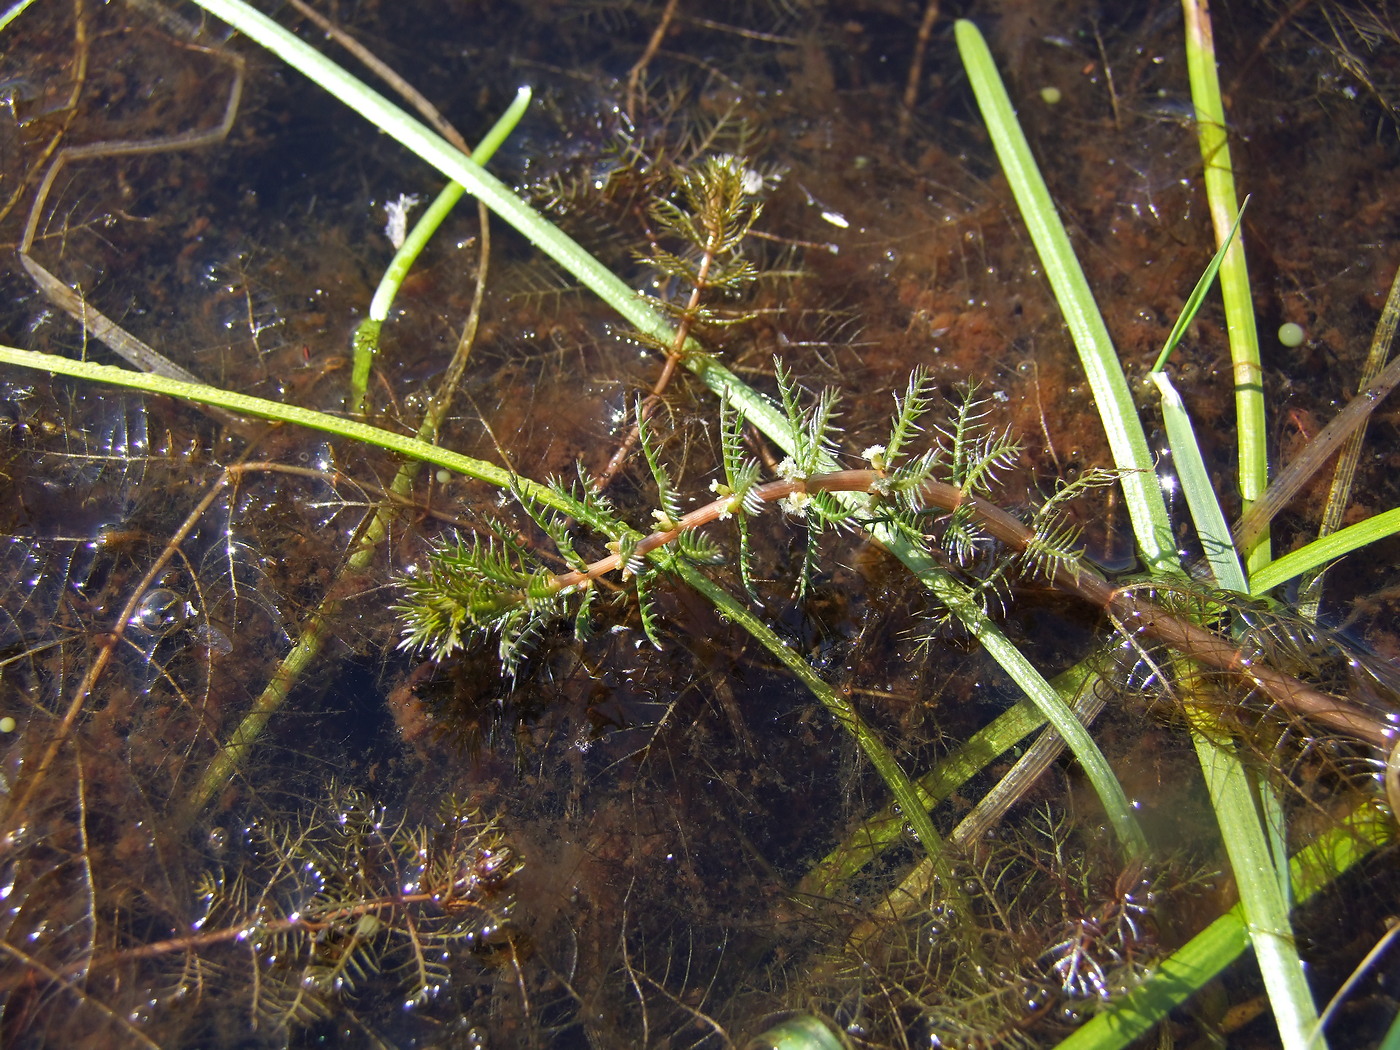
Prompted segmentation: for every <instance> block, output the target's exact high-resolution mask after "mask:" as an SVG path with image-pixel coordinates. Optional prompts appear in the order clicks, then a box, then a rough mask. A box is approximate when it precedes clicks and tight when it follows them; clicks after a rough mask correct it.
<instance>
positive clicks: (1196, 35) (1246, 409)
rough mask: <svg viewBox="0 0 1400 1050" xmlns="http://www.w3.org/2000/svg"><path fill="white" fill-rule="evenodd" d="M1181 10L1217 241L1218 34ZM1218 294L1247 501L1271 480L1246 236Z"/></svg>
mask: <svg viewBox="0 0 1400 1050" xmlns="http://www.w3.org/2000/svg"><path fill="white" fill-rule="evenodd" d="M1182 9H1183V11H1184V12H1185V17H1186V69H1187V75H1188V77H1189V79H1190V82H1191V99H1192V101H1193V102H1194V104H1195V107H1196V134H1197V137H1198V139H1199V140H1200V144H1201V157H1202V160H1203V161H1204V164H1205V171H1204V181H1205V187H1206V200H1207V202H1208V203H1209V206H1210V216H1211V221H1212V223H1213V224H1214V226H1215V237H1216V242H1217V243H1219V244H1226V243H1227V237H1228V236H1229V233H1228V231H1229V230H1230V229H1231V227H1232V224H1233V222H1234V221H1235V219H1236V217H1237V216H1238V214H1239V211H1240V208H1239V200H1238V197H1237V196H1236V194H1235V173H1234V167H1233V165H1232V164H1231V161H1230V143H1229V136H1228V135H1227V134H1226V131H1225V126H1226V125H1225V105H1224V102H1223V101H1222V99H1221V97H1220V77H1219V74H1218V72H1217V70H1216V66H1215V41H1214V37H1213V35H1212V33H1211V26H1210V14H1209V12H1208V11H1207V10H1206V8H1205V5H1204V4H1203V3H1201V2H1200V0H1182ZM1220 295H1221V298H1222V299H1223V300H1224V302H1225V324H1226V327H1227V329H1228V331H1229V336H1230V358H1231V360H1232V361H1233V363H1234V377H1235V416H1236V419H1235V428H1236V439H1237V442H1238V445H1239V485H1240V495H1241V496H1242V497H1243V498H1244V500H1245V506H1246V509H1248V506H1249V504H1250V503H1252V502H1254V501H1255V500H1257V499H1259V498H1260V497H1261V496H1263V494H1264V490H1265V489H1267V488H1268V487H1269V462H1268V432H1267V430H1266V427H1265V418H1264V372H1263V368H1262V367H1261V365H1260V357H1259V333H1258V332H1257V330H1256V329H1255V323H1254V299H1253V297H1252V295H1251V294H1250V289H1249V270H1248V267H1247V265H1246V262H1245V249H1244V238H1243V236H1237V237H1235V238H1233V239H1232V240H1230V241H1229V242H1228V248H1227V250H1226V252H1225V258H1224V261H1223V262H1222V263H1221V267H1220ZM1244 553H1245V555H1246V561H1247V568H1248V570H1249V571H1250V572H1256V571H1258V570H1259V569H1261V568H1263V566H1264V565H1265V564H1267V562H1268V561H1269V542H1268V537H1267V534H1265V536H1264V537H1263V538H1262V539H1261V540H1260V542H1259V544H1258V546H1256V547H1255V548H1254V549H1253V550H1252V551H1245V552H1244Z"/></svg>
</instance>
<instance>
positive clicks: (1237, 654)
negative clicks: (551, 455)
mask: <svg viewBox="0 0 1400 1050" xmlns="http://www.w3.org/2000/svg"><path fill="white" fill-rule="evenodd" d="M884 478H885V475H884V474H883V473H882V472H880V471H878V470H838V471H831V472H829V473H825V474H816V475H813V476H812V477H809V478H805V479H803V478H796V479H791V480H780V481H770V482H767V483H766V484H762V485H756V486H755V487H754V488H753V489H751V490H750V491H749V492H748V493H747V494H746V495H745V496H744V503H745V504H747V505H748V506H751V507H752V506H756V505H759V504H763V505H766V504H770V503H775V502H777V501H779V500H783V499H787V498H790V497H792V496H794V495H798V494H811V493H817V492H867V493H877V492H878V490H879V486H880V484H881V482H882V481H883V480H884ZM920 496H921V498H922V502H923V504H924V506H925V507H926V508H929V509H937V510H942V511H947V512H952V511H956V510H959V509H961V508H967V509H970V511H971V513H972V514H973V516H974V517H975V518H976V520H977V521H978V523H979V524H980V525H981V527H982V528H983V529H984V530H985V532H986V533H987V534H988V535H989V536H991V537H992V538H994V539H996V540H999V541H1000V542H1002V543H1004V544H1006V545H1007V546H1008V547H1010V548H1012V549H1014V550H1016V551H1024V550H1026V549H1027V548H1028V547H1029V546H1030V545H1031V544H1032V543H1033V542H1034V541H1035V532H1034V531H1033V530H1032V529H1031V528H1029V527H1028V526H1026V525H1025V524H1023V523H1022V522H1020V521H1018V520H1017V519H1016V518H1014V517H1013V516H1012V515H1010V514H1008V513H1007V512H1006V511H1004V510H1002V509H1001V508H1000V507H998V506H997V505H996V504H995V503H992V502H991V501H989V500H985V499H982V498H980V497H977V496H971V495H968V494H967V493H965V492H963V491H962V490H961V489H959V488H958V487H957V486H955V485H949V484H947V483H945V482H940V481H926V482H924V484H923V486H922V487H921V489H920ZM737 510H738V508H736V506H735V497H734V496H730V495H726V496H721V497H720V498H719V499H716V500H712V501H711V502H709V503H707V504H705V505H704V506H703V507H699V508H697V509H695V510H693V511H691V512H690V513H689V514H686V515H685V516H684V517H682V518H681V519H680V520H679V521H678V522H676V524H675V527H673V528H670V529H663V530H658V531H656V532H653V533H651V534H650V535H648V536H646V537H645V538H643V539H642V540H640V541H638V543H637V545H636V547H635V548H633V549H631V550H630V551H629V552H628V553H629V556H630V557H633V558H636V557H643V556H645V555H647V554H649V553H650V552H652V551H654V550H658V549H660V548H662V547H665V546H667V545H668V544H671V543H673V542H675V541H676V540H677V539H679V538H680V537H681V536H682V535H683V534H684V533H686V532H689V531H691V530H693V529H698V528H702V527H703V526H706V525H709V524H710V523H712V522H715V521H718V520H721V519H723V518H727V517H730V516H732V515H733V514H734V513H736V511H737ZM880 516H881V510H880V506H879V503H878V502H874V503H872V506H871V518H872V519H873V518H878V517H880ZM622 566H623V557H622V555H621V554H611V555H608V556H607V557H605V558H600V559H599V560H597V561H595V562H592V563H590V564H589V565H588V567H587V569H586V570H579V571H576V572H568V573H563V574H560V575H558V576H555V577H554V578H553V581H552V583H553V586H555V587H556V588H557V589H559V590H564V589H566V588H575V587H586V586H589V585H591V584H592V582H593V581H595V580H597V579H599V578H600V577H602V576H606V575H607V574H609V573H611V572H614V571H616V570H617V569H619V568H622ZM1046 575H1047V579H1048V582H1049V583H1050V584H1051V585H1052V586H1054V587H1057V588H1059V589H1060V590H1064V591H1068V592H1070V593H1072V594H1074V595H1076V596H1078V597H1079V598H1081V599H1083V600H1084V601H1086V602H1089V603H1090V604H1091V605H1094V606H1097V607H1098V608H1100V609H1102V610H1104V612H1105V613H1107V614H1108V615H1109V616H1110V617H1111V618H1112V619H1113V620H1114V621H1115V622H1117V623H1118V624H1119V625H1121V626H1122V627H1123V628H1124V630H1126V631H1128V632H1130V633H1133V634H1136V633H1139V632H1140V633H1142V634H1144V635H1145V636H1147V637H1149V638H1152V639H1155V640H1156V641H1159V642H1162V643H1164V644H1166V645H1168V646H1170V647H1171V648H1173V649H1176V650H1178V651H1179V652H1181V653H1183V654H1184V655H1186V656H1188V657H1190V658H1191V659H1193V660H1196V661H1198V662H1200V663H1201V664H1204V665H1205V666H1207V667H1210V668H1213V669H1215V670H1218V671H1225V672H1227V673H1230V674H1236V675H1241V676H1243V677H1244V678H1246V679H1248V680H1249V681H1251V682H1253V683H1254V685H1255V686H1257V687H1258V688H1259V689H1260V690H1262V691H1263V692H1264V693H1266V694H1268V696H1269V697H1270V698H1271V699H1272V700H1273V701H1274V702H1275V703H1277V704H1278V705H1279V706H1280V707H1281V708H1283V709H1284V710H1286V711H1288V712H1289V713H1290V714H1293V715H1296V716H1298V717H1302V718H1307V719H1310V720H1311V721H1313V722H1316V723H1318V724H1320V725H1324V726H1327V727H1328V728H1330V729H1333V730H1336V731H1338V732H1340V733H1343V734H1345V735H1347V736H1350V737H1352V738H1355V739H1357V740H1361V741H1364V742H1365V743H1367V744H1371V745H1373V746H1375V747H1379V748H1382V749H1384V750H1386V751H1387V752H1388V751H1389V750H1390V749H1391V747H1392V746H1393V745H1394V744H1395V733H1394V732H1393V730H1391V729H1390V728H1389V727H1388V726H1386V725H1385V724H1384V723H1383V722H1382V721H1381V720H1380V719H1378V718H1376V717H1375V716H1373V715H1371V714H1369V713H1368V712H1366V711H1365V710H1363V709H1362V708H1361V707H1359V706H1358V705H1356V704H1353V703H1351V702H1349V701H1347V700H1345V699H1343V698H1340V697H1337V696H1333V695H1332V694H1330V693H1325V692H1323V691H1321V690H1319V689H1316V688H1314V687H1313V686H1310V685H1308V684H1307V683H1305V682H1303V681H1301V680H1299V679H1297V678H1294V677H1292V676H1291V675H1287V674H1283V673H1282V672H1279V671H1276V670H1274V669H1273V668H1271V667H1268V666H1266V665H1264V664H1262V663H1259V662H1256V661H1254V660H1253V659H1251V658H1250V657H1249V656H1247V655H1245V654H1244V653H1242V652H1241V651H1240V649H1239V647H1238V646H1236V645H1235V644H1234V643H1233V642H1231V641H1230V639H1228V638H1226V637H1224V636H1222V635H1219V634H1216V633H1215V632H1213V631H1210V630H1207V629H1205V628H1203V627H1199V626H1197V625H1196V624H1194V623H1192V622H1190V621H1189V620H1187V619H1185V618H1184V617H1182V616H1179V615H1177V614H1175V613H1173V612H1170V611H1169V610H1167V609H1165V608H1163V607H1162V606H1161V605H1159V604H1158V603H1156V602H1154V601H1153V600H1152V599H1151V598H1149V597H1148V596H1147V595H1145V594H1144V593H1143V592H1142V590H1141V589H1140V588H1137V587H1133V586H1118V585H1116V584H1114V583H1112V582H1110V581H1109V580H1107V579H1105V578H1104V577H1103V576H1102V575H1100V574H1099V573H1098V572H1097V571H1096V570H1094V569H1092V568H1090V567H1089V566H1088V565H1086V564H1084V563H1083V562H1065V561H1055V562H1052V563H1051V564H1050V565H1049V567H1048V568H1047V573H1046Z"/></svg>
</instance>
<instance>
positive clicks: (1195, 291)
mask: <svg viewBox="0 0 1400 1050" xmlns="http://www.w3.org/2000/svg"><path fill="white" fill-rule="evenodd" d="M1248 207H1249V198H1248V197H1246V198H1245V199H1244V203H1243V204H1241V205H1240V210H1239V214H1237V215H1236V216H1235V224H1234V225H1233V226H1231V227H1230V232H1229V233H1228V234H1227V235H1226V237H1225V242H1224V243H1223V244H1222V245H1221V246H1220V247H1219V248H1217V249H1216V250H1215V254H1214V255H1212V256H1211V257H1210V262H1209V263H1208V264H1207V265H1206V269H1205V272H1204V273H1203V274H1201V279H1200V280H1199V281H1197V282H1196V287H1194V288H1192V289H1191V294H1190V295H1189V296H1187V297H1186V305H1185V306H1183V307H1182V308H1181V313H1180V314H1178V315H1177V318H1176V324H1174V325H1172V330H1171V332H1170V333H1169V334H1168V335H1167V341H1166V343H1165V344H1163V346H1162V352H1161V353H1160V354H1158V355H1157V360H1156V361H1155V362H1153V364H1152V371H1154V372H1160V371H1161V370H1162V369H1163V368H1164V367H1166V364H1167V358H1169V357H1170V356H1171V353H1172V351H1173V350H1175V349H1176V348H1177V344H1179V343H1180V342H1181V337H1182V336H1183V335H1185V334H1186V329H1187V328H1188V327H1189V326H1190V324H1191V322H1192V321H1194V320H1195V319H1196V314H1197V313H1198V312H1199V311H1200V309H1201V303H1203V302H1204V301H1205V298H1206V293H1207V292H1209V291H1210V286H1211V285H1212V284H1214V283H1215V276H1216V274H1218V273H1219V272H1220V264H1221V263H1222V262H1224V261H1225V250H1226V249H1227V248H1229V247H1230V245H1231V244H1233V243H1234V240H1235V234H1236V233H1237V232H1238V231H1239V228H1240V221H1241V220H1242V219H1243V218H1244V210H1245V209H1246V208H1248Z"/></svg>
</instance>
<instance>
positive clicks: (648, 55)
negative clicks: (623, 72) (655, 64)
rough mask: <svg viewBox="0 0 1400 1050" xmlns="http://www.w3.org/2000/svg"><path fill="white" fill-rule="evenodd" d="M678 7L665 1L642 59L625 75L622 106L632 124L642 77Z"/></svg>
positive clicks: (676, 0) (677, 0) (676, 2)
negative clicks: (664, 7) (625, 84)
mask: <svg viewBox="0 0 1400 1050" xmlns="http://www.w3.org/2000/svg"><path fill="white" fill-rule="evenodd" d="M679 6H680V0H667V3H666V9H665V10H664V11H662V12H661V20H660V21H659V22H657V23H656V29H655V30H653V31H652V34H651V39H650V40H648V41H647V46H646V50H644V51H643V52H642V57H641V58H639V59H637V61H636V63H635V64H634V65H633V66H632V69H631V70H630V71H629V72H628V74H627V94H626V95H625V96H624V99H625V101H624V106H625V110H626V113H627V116H628V117H629V118H631V119H632V120H633V121H634V122H635V121H636V119H637V98H638V96H639V95H640V93H641V86H642V77H643V76H644V75H645V74H646V71H647V66H649V65H650V64H651V60H652V59H653V58H655V57H656V53H657V52H658V51H660V50H661V42H662V41H663V40H665V39H666V34H667V33H668V32H669V31H670V29H671V23H672V22H673V21H674V20H675V17H676V9H677V8H678V7H679Z"/></svg>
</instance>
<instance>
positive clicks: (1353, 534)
mask: <svg viewBox="0 0 1400 1050" xmlns="http://www.w3.org/2000/svg"><path fill="white" fill-rule="evenodd" d="M1397 532H1400V507H1397V508H1394V509H1392V510H1387V511H1382V512H1381V513H1380V514H1376V515H1373V516H1372V517H1369V518H1367V519H1366V520H1365V521H1358V522H1357V523H1356V524H1355V525H1348V526H1347V527H1346V528H1344V529H1341V530H1340V531H1338V532H1334V533H1332V534H1330V535H1328V536H1323V537H1322V538H1321V539H1318V540H1313V541H1312V542H1311V543H1309V544H1307V545H1306V546H1304V547H1299V548H1298V549H1297V550H1296V551H1290V552H1289V553H1287V554H1285V555H1284V556H1283V557H1282V558H1276V559H1275V560H1274V561H1271V562H1269V564H1268V565H1266V566H1264V567H1263V568H1262V569H1260V570H1259V571H1258V572H1256V573H1255V574H1254V575H1252V576H1251V577H1250V578H1249V586H1250V590H1251V592H1252V593H1254V594H1266V593H1268V592H1269V591H1271V590H1273V589H1274V588H1275V587H1277V586H1278V585H1279V584H1281V583H1286V582H1287V581H1289V580H1291V579H1293V577H1295V576H1301V575H1303V573H1305V572H1310V571H1311V570H1313V569H1316V568H1319V567H1321V566H1323V565H1326V564H1327V563H1328V562H1330V561H1333V560H1335V559H1337V558H1340V557H1341V556H1342V555H1344V554H1349V553H1350V552H1351V551H1354V550H1357V549H1358V548H1360V547H1365V546H1366V545H1367V544H1369V543H1375V542H1376V541H1377V540H1383V539H1385V538H1386V537H1387V536H1394V535H1395V534H1396V533H1397Z"/></svg>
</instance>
